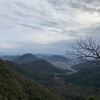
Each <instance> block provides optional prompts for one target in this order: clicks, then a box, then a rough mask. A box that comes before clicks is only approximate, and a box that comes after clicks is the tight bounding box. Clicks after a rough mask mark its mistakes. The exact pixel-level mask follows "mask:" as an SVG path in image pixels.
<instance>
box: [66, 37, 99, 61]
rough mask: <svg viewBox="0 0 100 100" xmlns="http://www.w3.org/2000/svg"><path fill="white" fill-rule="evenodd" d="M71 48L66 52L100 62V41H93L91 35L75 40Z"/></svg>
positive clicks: (86, 59)
mask: <svg viewBox="0 0 100 100" xmlns="http://www.w3.org/2000/svg"><path fill="white" fill-rule="evenodd" d="M72 50H73V51H68V53H69V54H71V55H74V56H76V57H81V58H82V59H84V60H85V61H91V62H95V63H100V42H97V41H94V40H93V39H92V38H91V37H87V38H86V39H85V40H84V39H79V40H76V43H75V44H74V45H72Z"/></svg>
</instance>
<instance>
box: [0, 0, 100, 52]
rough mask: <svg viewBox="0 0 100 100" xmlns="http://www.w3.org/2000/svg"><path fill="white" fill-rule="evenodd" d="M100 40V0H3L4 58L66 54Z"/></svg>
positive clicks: (0, 32) (0, 36)
mask: <svg viewBox="0 0 100 100" xmlns="http://www.w3.org/2000/svg"><path fill="white" fill-rule="evenodd" d="M87 34H91V35H92V36H93V37H95V38H96V39H99V37H100V0H0V54H2V53H5V54H7V53H8V54H22V53H29V52H31V53H42V54H45V53H46V54H65V53H66V50H67V49H68V48H69V44H70V42H74V41H75V39H76V38H78V37H82V38H83V37H84V36H86V35H87Z"/></svg>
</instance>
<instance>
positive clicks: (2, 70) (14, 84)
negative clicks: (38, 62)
mask: <svg viewBox="0 0 100 100" xmlns="http://www.w3.org/2000/svg"><path fill="white" fill-rule="evenodd" d="M0 100H58V98H57V99H56V98H55V97H54V96H53V95H52V93H50V92H49V91H48V90H47V89H46V88H44V87H43V86H41V85H39V84H37V83H36V82H33V81H31V80H29V79H26V78H24V77H23V76H19V75H17V74H15V73H14V72H13V71H11V70H10V69H9V65H7V63H5V62H4V61H3V60H0Z"/></svg>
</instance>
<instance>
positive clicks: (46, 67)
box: [7, 60, 66, 85]
mask: <svg viewBox="0 0 100 100" xmlns="http://www.w3.org/2000/svg"><path fill="white" fill-rule="evenodd" d="M7 63H8V64H9V65H10V67H11V68H13V69H14V70H15V71H17V72H18V73H20V74H22V75H24V76H25V77H28V78H31V79H33V80H36V81H38V82H40V83H42V84H44V85H48V84H54V83H55V79H54V77H55V75H56V74H64V73H65V72H66V71H64V70H61V69H59V68H57V67H55V66H53V65H52V64H50V63H49V62H48V61H46V60H37V61H34V62H27V63H24V64H17V63H14V62H11V61H7Z"/></svg>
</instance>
